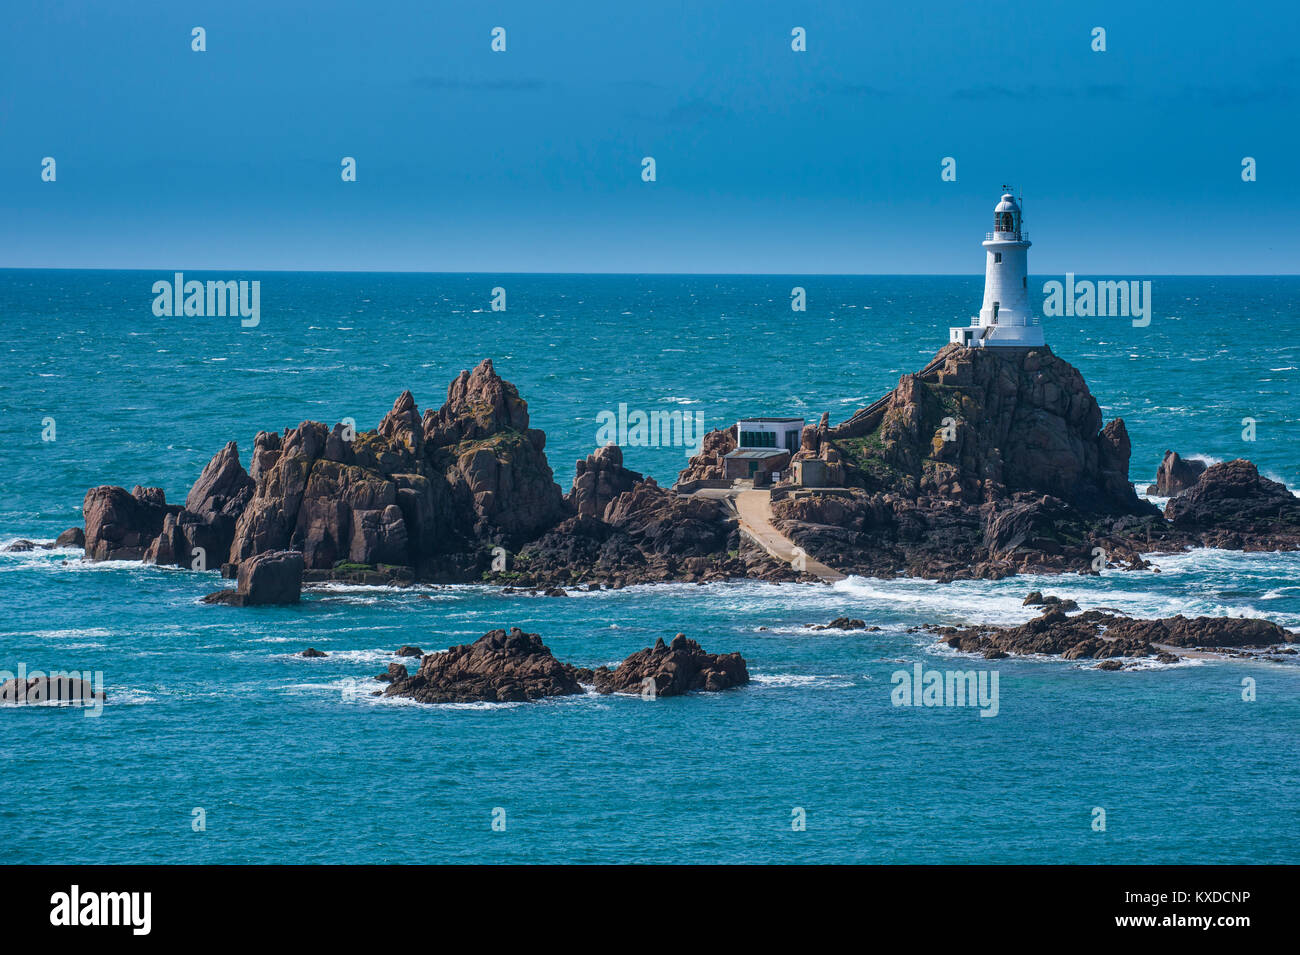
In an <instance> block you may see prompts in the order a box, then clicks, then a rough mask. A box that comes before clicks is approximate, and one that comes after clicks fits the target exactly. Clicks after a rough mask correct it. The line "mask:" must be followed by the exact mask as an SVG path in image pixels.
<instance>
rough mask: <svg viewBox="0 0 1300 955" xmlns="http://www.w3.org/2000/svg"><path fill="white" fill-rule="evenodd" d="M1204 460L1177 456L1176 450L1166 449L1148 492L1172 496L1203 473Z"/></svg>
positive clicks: (1159, 495)
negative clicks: (1153, 482)
mask: <svg viewBox="0 0 1300 955" xmlns="http://www.w3.org/2000/svg"><path fill="white" fill-rule="evenodd" d="M1205 468H1206V465H1205V462H1204V461H1192V460H1188V459H1185V458H1182V457H1179V455H1178V452H1177V451H1166V452H1165V456H1164V459H1163V460H1162V461H1161V462H1160V467H1159V469H1157V471H1156V483H1155V484H1152V485H1151V486H1149V487H1148V488H1147V493H1148V494H1154V495H1156V496H1157V497H1174V496H1175V495H1178V494H1182V493H1183V491H1186V490H1187V489H1188V488H1190V487H1191V486H1192V485H1194V484H1195V483H1196V482H1197V481H1198V480H1199V479H1200V477H1201V475H1202V474H1204V473H1205Z"/></svg>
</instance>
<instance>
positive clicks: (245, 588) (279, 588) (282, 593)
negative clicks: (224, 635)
mask: <svg viewBox="0 0 1300 955" xmlns="http://www.w3.org/2000/svg"><path fill="white" fill-rule="evenodd" d="M302 571H303V559H302V554H300V553H299V552H298V551H295V550H283V551H268V552H266V553H262V554H255V555H254V556H252V557H249V558H248V559H246V560H243V561H240V564H239V576H238V586H237V587H236V588H235V589H234V590H218V591H217V592H216V593H212V594H208V596H206V597H204V598H203V599H204V601H205V602H207V603H223V604H230V605H232V606H236V607H254V606H259V605H266V604H296V603H298V601H299V600H301V599H302Z"/></svg>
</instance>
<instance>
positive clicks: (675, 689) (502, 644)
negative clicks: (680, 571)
mask: <svg viewBox="0 0 1300 955" xmlns="http://www.w3.org/2000/svg"><path fill="white" fill-rule="evenodd" d="M377 679H379V680H381V681H383V682H386V683H389V684H390V685H389V687H388V689H387V690H383V691H380V692H382V693H383V695H384V696H387V697H402V698H407V699H412V700H415V701H417V702H419V703H477V702H495V703H515V702H524V701H526V700H540V699H544V698H546V697H552V696H572V695H574V694H578V693H585V692H587V691H586V690H585V689H584V687H583V684H587V685H590V686H592V688H593V689H594V691H595V692H597V693H606V694H608V693H638V694H641V695H643V696H652V697H660V696H681V695H683V694H686V693H691V692H694V691H699V690H702V691H718V690H726V689H731V688H732V687H737V686H744V685H745V684H746V683H748V682H749V671H748V670H747V669H746V667H745V661H744V659H742V658H741V656H740V654H739V653H726V654H714V653H706V652H705V651H704V650H703V649H702V648H701V647H700V645H699V644H698V643H696V642H695V641H694V640H689V639H687V638H686V636H685V635H684V634H680V633H679V634H677V636H675V637H674V638H673V641H672V643H671V644H665V643H664V642H663V640H662V639H660V640H658V641H657V642H656V643H655V645H654V646H653V647H650V648H648V649H646V650H640V651H638V652H636V653H634V654H632V655H631V656H630V657H628V658H627V659H626V660H624V661H623V662H622V663H621V664H619V666H618V667H617V668H616V669H614V670H610V669H609V668H607V667H598V668H597V669H595V670H591V669H586V668H581V667H575V666H572V665H570V664H568V663H562V662H560V661H559V660H557V659H556V658H555V656H554V654H552V653H551V650H550V648H549V647H548V646H546V644H544V643H543V642H542V638H541V637H540V636H538V635H537V634H535V633H524V632H523V631H522V630H520V629H519V628H518V627H511V628H510V630H509V632H507V631H505V630H492V631H490V632H489V633H485V634H484V635H483V636H481V637H480V638H479V639H477V640H475V641H474V642H473V643H470V644H464V645H461V646H456V647H451V648H449V649H447V650H445V651H442V652H441V653H429V654H425V655H424V656H423V657H422V658H421V660H420V665H419V668H418V669H417V670H416V672H415V673H414V674H411V673H409V672H408V671H407V669H406V667H404V666H402V665H401V664H397V663H395V664H393V665H392V666H390V667H389V669H388V672H387V673H382V674H380V675H379V676H378V677H377Z"/></svg>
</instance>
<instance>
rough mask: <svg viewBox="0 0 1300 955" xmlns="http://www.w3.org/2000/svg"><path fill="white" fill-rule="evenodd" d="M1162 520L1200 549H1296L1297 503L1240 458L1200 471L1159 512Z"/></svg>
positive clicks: (1299, 511) (1298, 533) (1299, 531)
mask: <svg viewBox="0 0 1300 955" xmlns="http://www.w3.org/2000/svg"><path fill="white" fill-rule="evenodd" d="M1165 517H1166V519H1168V520H1169V522H1170V523H1171V524H1172V525H1173V527H1174V529H1175V530H1179V531H1184V532H1188V533H1189V534H1190V535H1191V536H1193V538H1194V540H1195V541H1196V542H1197V543H1199V544H1201V545H1202V546H1206V547H1232V548H1241V549H1245V550H1294V549H1296V548H1297V547H1300V499H1297V498H1296V496H1295V495H1294V494H1292V493H1291V492H1290V491H1289V490H1287V488H1286V485H1284V484H1279V483H1278V482H1277V481H1270V480H1269V479H1268V478H1266V477H1261V476H1260V473H1259V471H1258V470H1257V469H1256V467H1255V465H1253V464H1251V463H1250V462H1249V461H1246V460H1244V459H1241V458H1238V459H1237V460H1235V461H1227V462H1225V463H1223V464H1213V465H1211V466H1210V467H1208V468H1206V469H1205V471H1204V472H1203V473H1202V474H1201V476H1200V478H1198V479H1197V481H1196V484H1194V485H1193V486H1192V487H1190V488H1188V489H1187V490H1186V491H1184V492H1183V493H1182V494H1179V495H1178V496H1177V497H1175V498H1173V499H1172V500H1171V501H1170V502H1169V503H1168V504H1167V505H1166V506H1165Z"/></svg>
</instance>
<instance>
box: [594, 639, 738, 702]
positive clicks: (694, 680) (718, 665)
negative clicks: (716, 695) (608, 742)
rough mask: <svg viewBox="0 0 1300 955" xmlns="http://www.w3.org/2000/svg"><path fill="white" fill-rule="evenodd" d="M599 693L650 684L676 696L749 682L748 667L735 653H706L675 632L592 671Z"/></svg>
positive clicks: (633, 689) (631, 690) (640, 688)
mask: <svg viewBox="0 0 1300 955" xmlns="http://www.w3.org/2000/svg"><path fill="white" fill-rule="evenodd" d="M593 677H594V682H595V685H596V689H597V691H598V692H600V693H643V692H645V691H646V690H647V689H648V688H649V686H650V685H651V684H653V686H654V688H655V690H654V695H655V696H680V695H682V694H683V693H690V692H691V691H693V690H727V689H730V688H731V687H734V686H743V685H745V684H746V683H748V682H749V670H748V669H747V668H746V666H745V660H744V658H743V657H742V656H741V655H740V654H739V653H721V654H717V653H706V652H705V651H704V650H703V649H702V648H701V647H700V645H699V644H698V643H696V642H695V641H694V640H688V639H687V638H686V636H685V635H683V634H680V633H679V634H677V636H675V637H673V642H672V643H671V644H668V645H666V646H665V644H664V641H663V639H662V638H661V639H659V640H657V641H655V645H654V646H653V647H650V648H649V649H646V650H639V651H637V652H636V653H634V654H632V655H631V656H630V657H628V658H627V659H626V660H624V661H623V662H622V663H620V664H619V665H618V668H617V669H616V670H612V671H611V670H610V669H608V668H607V667H601V668H599V669H598V670H595V671H594V672H593Z"/></svg>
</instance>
